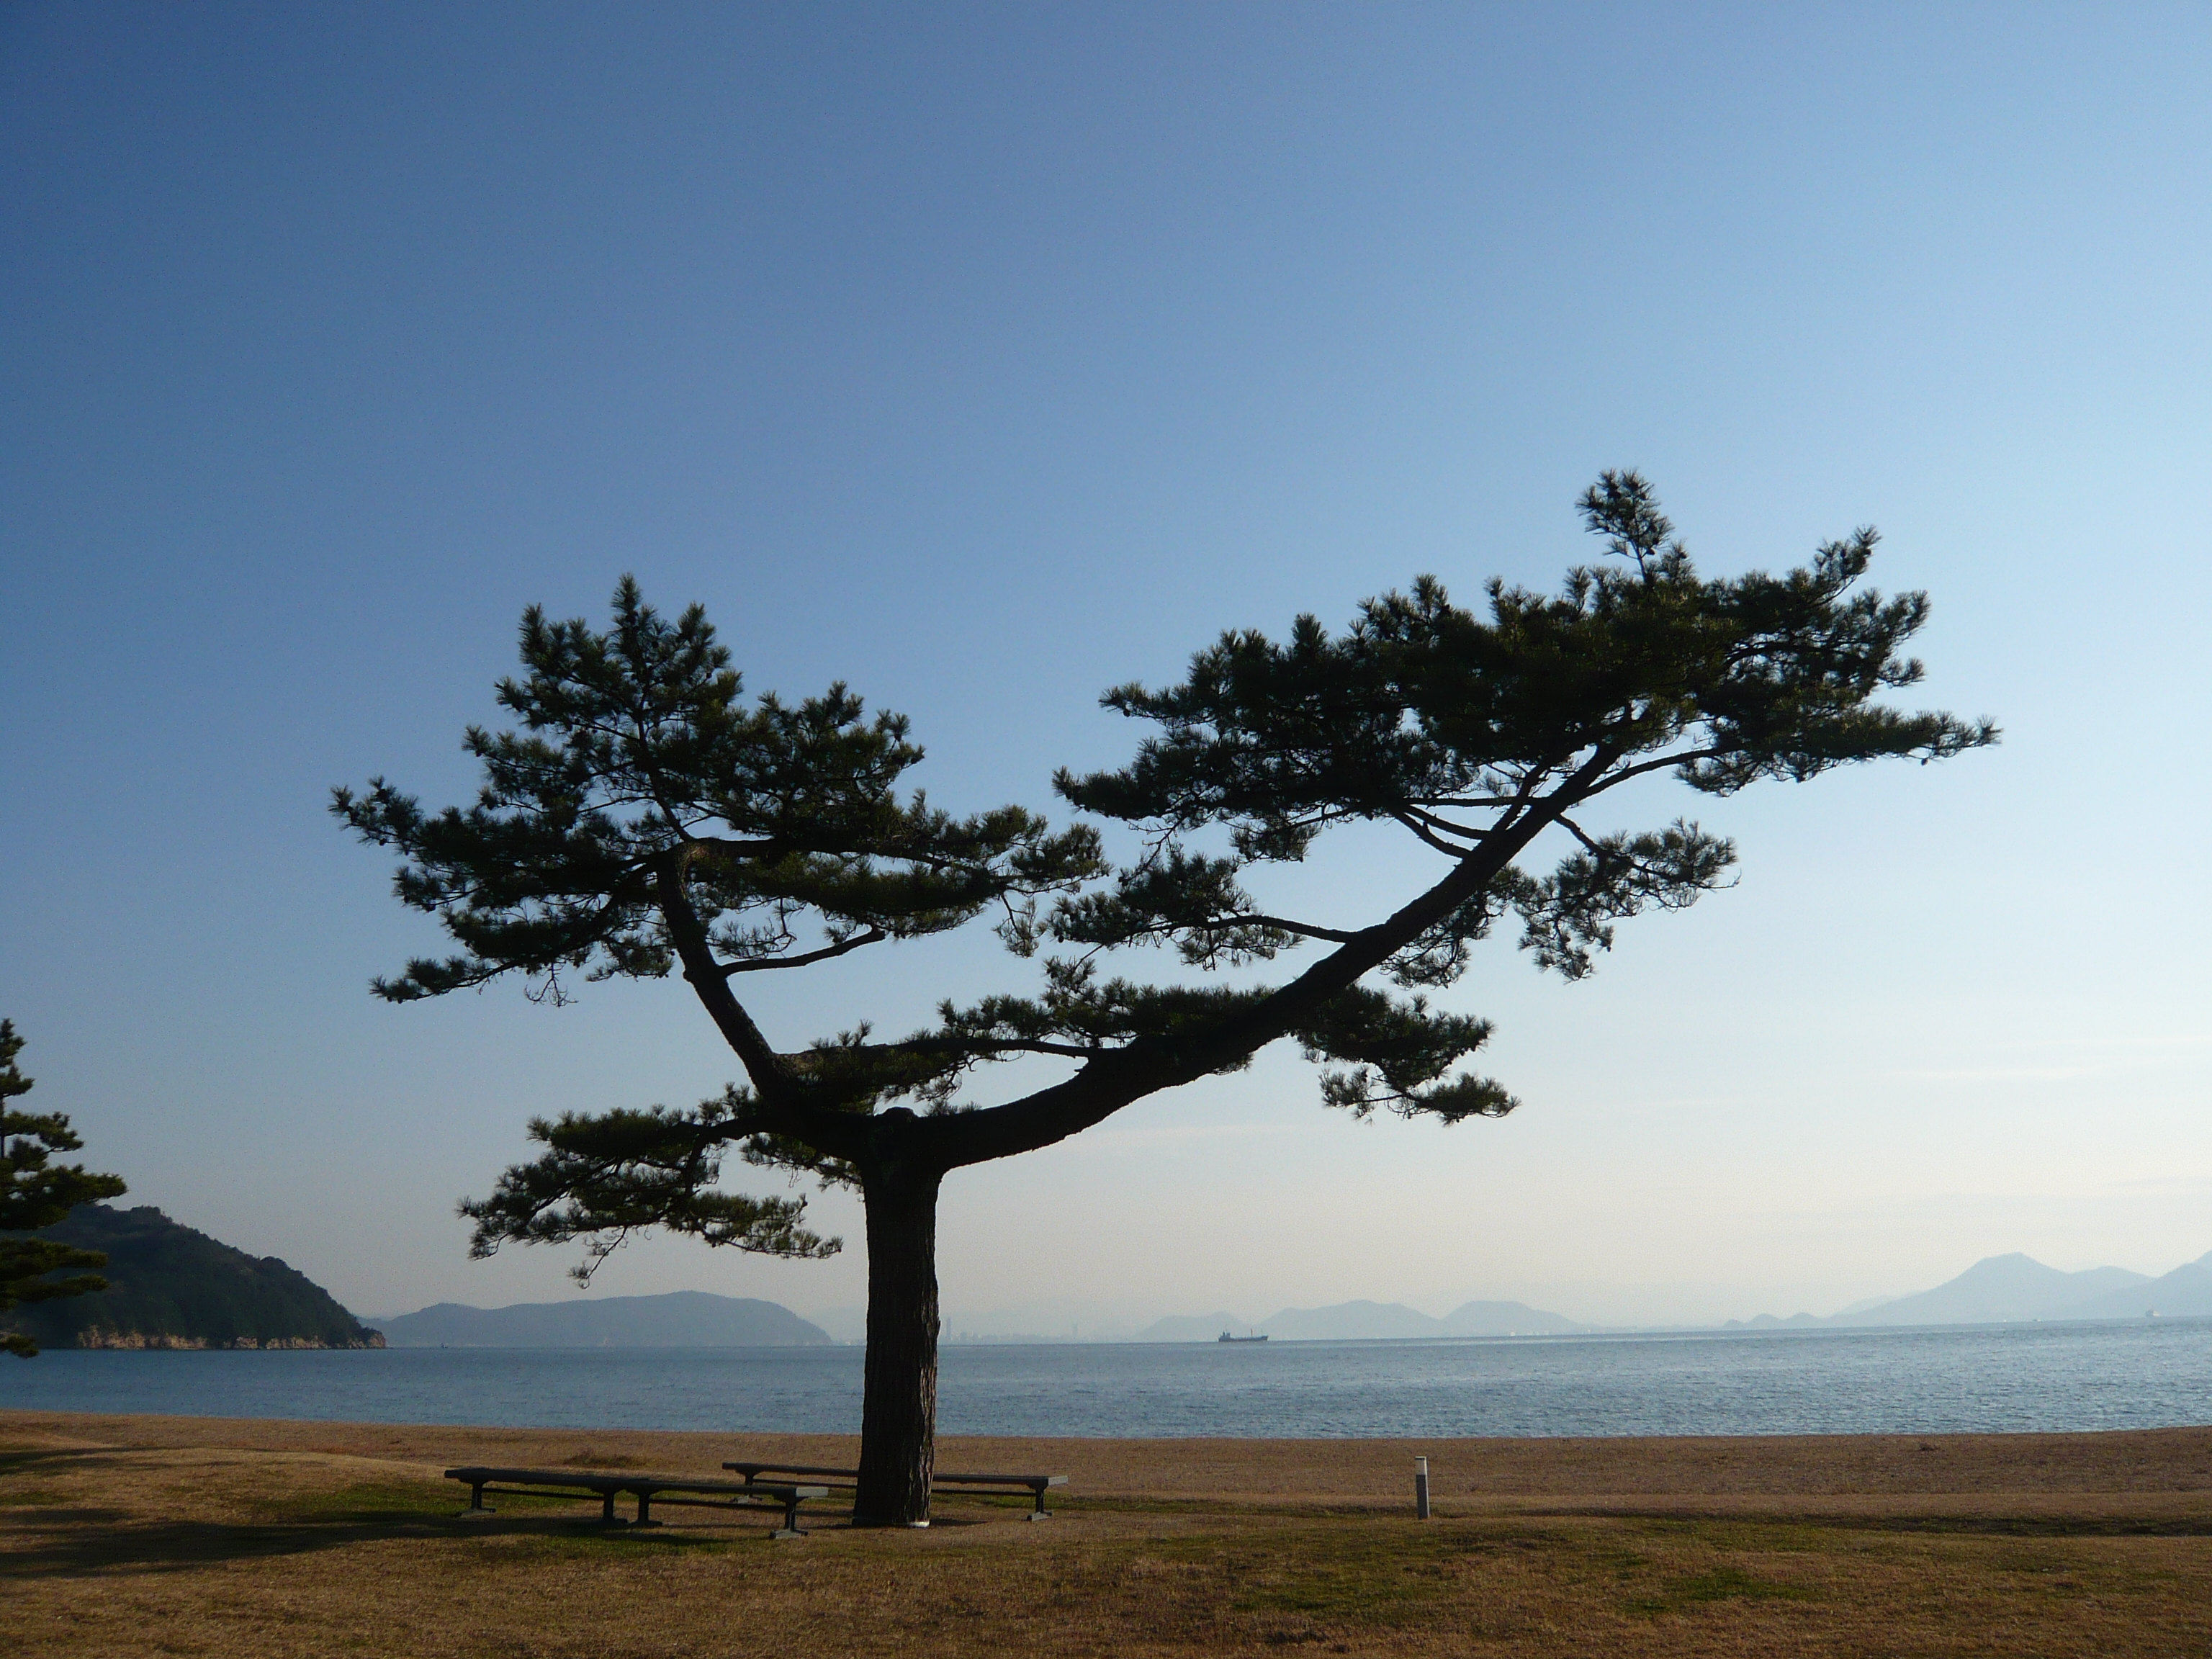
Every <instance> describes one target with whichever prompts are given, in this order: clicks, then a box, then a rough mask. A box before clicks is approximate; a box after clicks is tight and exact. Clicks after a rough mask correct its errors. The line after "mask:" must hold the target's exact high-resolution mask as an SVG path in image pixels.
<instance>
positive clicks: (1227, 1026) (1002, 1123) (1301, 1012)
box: [921, 748, 1618, 1170]
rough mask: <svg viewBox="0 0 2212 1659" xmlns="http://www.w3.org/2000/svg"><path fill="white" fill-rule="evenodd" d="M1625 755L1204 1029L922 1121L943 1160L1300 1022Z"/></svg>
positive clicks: (1550, 798)
mask: <svg viewBox="0 0 2212 1659" xmlns="http://www.w3.org/2000/svg"><path fill="white" fill-rule="evenodd" d="M1617 758H1618V753H1617V751H1616V750H1612V749H1610V748H1600V749H1599V750H1597V751H1596V752H1595V754H1593V755H1592V756H1591V757H1590V758H1589V760H1588V761H1586V762H1585V763H1583V765H1582V766H1580V767H1579V768H1577V769H1576V770H1575V771H1574V772H1573V773H1572V774H1571V775H1570V776H1569V777H1568V778H1566V779H1565V781H1562V783H1561V784H1560V786H1559V788H1557V789H1555V790H1553V792H1552V793H1550V794H1548V795H1545V796H1542V797H1541V798H1539V799H1537V800H1536V801H1534V802H1532V803H1531V808H1530V811H1528V813H1527V814H1526V815H1525V816H1524V817H1522V820H1521V821H1520V822H1519V823H1516V824H1514V825H1513V826H1512V827H1511V828H1510V829H1507V830H1504V831H1501V832H1499V833H1498V835H1497V836H1495V837H1494V838H1493V839H1492V841H1491V842H1486V844H1484V845H1483V846H1481V847H1479V848H1474V849H1473V850H1471V851H1466V852H1463V853H1462V854H1461V855H1460V857H1459V860H1458V862H1457V863H1456V865H1455V867H1454V868H1453V870H1452V872H1451V873H1450V874H1449V875H1447V876H1446V877H1445V878H1443V880H1442V881H1440V882H1438V883H1437V884H1435V885H1434V886H1433V887H1431V888H1430V889H1429V890H1427V891H1426V892H1425V893H1423V894H1421V895H1420V896H1419V897H1417V898H1415V899H1413V901H1411V902H1409V903H1407V904H1405V905H1403V906H1401V908H1399V909H1398V910H1397V911H1396V912H1395V914H1393V915H1390V916H1389V917H1388V918H1387V919H1386V920H1384V921H1381V922H1378V923H1376V925H1375V926H1374V927H1367V928H1362V929H1361V930H1359V931H1358V933H1354V934H1352V936H1351V938H1350V939H1348V940H1346V943H1345V944H1343V945H1340V946H1339V947H1338V948H1337V949H1336V950H1334V951H1331V952H1330V953H1329V954H1328V956H1326V957H1322V959H1321V960H1320V961H1319V962H1317V963H1314V965H1313V966H1312V967H1310V968H1309V969H1306V971H1305V972H1304V973H1303V974H1301V975H1298V977H1297V978H1296V979H1294V980H1292V981H1290V982H1289V983H1288V984H1286V985H1284V986H1282V987H1280V988H1279V989H1278V990H1276V991H1275V992H1274V993H1273V994H1272V995H1269V996H1267V997H1266V998H1264V999H1263V1000H1261V1001H1260V1002H1258V1003H1256V1004H1255V1005H1254V1006H1252V1007H1250V1008H1249V1009H1247V1010H1245V1011H1243V1012H1240V1013H1237V1014H1233V1015H1231V1017H1230V1018H1226V1019H1225V1020H1223V1021H1222V1022H1221V1024H1219V1025H1218V1026H1217V1027H1215V1028H1214V1029H1213V1030H1212V1031H1210V1032H1207V1033H1206V1034H1205V1035H1204V1036H1198V1037H1194V1038H1187V1039H1182V1040H1170V1039H1166V1038H1161V1037H1141V1038H1139V1039H1138V1040H1137V1041H1135V1042H1131V1043H1129V1044H1127V1046H1125V1047H1123V1048H1116V1049H1112V1050H1109V1051H1108V1052H1107V1053H1104V1054H1100V1055H1098V1056H1097V1058H1095V1059H1093V1060H1091V1061H1090V1062H1089V1063H1088V1064H1086V1065H1085V1066H1084V1067H1083V1069H1082V1070H1080V1071H1079V1072H1078V1073H1076V1074H1075V1075H1074V1076H1073V1077H1072V1078H1069V1079H1066V1081H1064V1082H1061V1083H1058V1084H1055V1085H1052V1086H1051V1087H1049V1088H1046V1089H1040V1090H1038V1091H1036V1093H1035V1094H1032V1095H1029V1096H1027V1097H1024V1098H1023V1099H1020V1100H1016V1101H1011V1102H1009V1103H1006V1105H1003V1106H992V1107H987V1108H985V1109H981V1110H980V1111H973V1112H957V1113H948V1114H945V1115H943V1116H939V1117H933V1118H927V1119H924V1120H922V1123H921V1127H922V1128H924V1129H925V1130H927V1132H928V1139H929V1141H930V1142H931V1143H933V1144H932V1146H931V1152H932V1153H933V1156H934V1158H935V1159H936V1161H937V1162H938V1164H939V1166H940V1167H941V1168H944V1169H946V1170H953V1169H958V1168H960V1167H961V1166H963V1165H964V1164H981V1163H984V1162H986V1161H987V1160H989V1159H992V1158H1009V1157H1012V1156H1013V1155H1015V1154H1017V1153H1019V1152H1033V1151H1035V1150H1036V1148H1038V1147H1040V1146H1051V1145H1052V1144H1053V1143H1054V1142H1055V1141H1059V1140H1065V1139H1066V1138H1067V1137H1068V1136H1070V1135H1073V1134H1079V1133H1082V1132H1083V1131H1084V1130H1085V1129H1087V1128H1090V1127H1091V1126H1092V1125H1093V1124H1096V1123H1100V1122H1103V1121H1105V1120H1106V1119H1107V1118H1109V1117H1111V1116H1112V1115H1114V1114H1115V1112H1117V1111H1119V1110H1121V1108H1122V1107H1124V1106H1127V1105H1128V1104H1129V1103H1131V1102H1133V1101H1135V1100H1139V1099H1141V1098H1142V1097H1145V1096H1146V1095H1149V1094H1152V1093H1156V1092H1157V1091H1159V1090H1162V1089H1168V1088H1174V1087H1176V1086H1177V1085H1182V1084H1185V1083H1191V1082H1194V1081H1196V1080H1197V1079H1200V1078H1202V1077H1204V1076H1206V1074H1207V1073H1210V1072H1215V1071H1218V1070H1220V1069H1221V1068H1222V1067H1223V1066H1225V1065H1230V1064H1233V1063H1235V1062H1236V1061H1237V1060H1242V1059H1243V1057H1244V1056H1245V1055H1247V1054H1251V1053H1252V1052H1254V1051H1255V1049H1258V1048H1261V1047H1262V1046H1263V1045H1264V1044H1266V1043H1268V1042H1273V1041H1274V1040H1275V1039H1276V1038H1277V1037H1279V1036H1285V1034H1287V1033H1289V1032H1290V1031H1292V1030H1296V1029H1297V1027H1298V1026H1299V1024H1301V1023H1303V1022H1304V1020H1306V1019H1308V1018H1310V1017H1311V1016H1312V1015H1313V1014H1314V1012H1316V1010H1317V1009H1319V1008H1320V1007H1321V1006H1322V1004H1323V1003H1325V1002H1327V1001H1328V1000H1329V999H1330V998H1332V997H1334V996H1336V995H1337V994H1340V993H1341V992H1343V991H1345V990H1347V989H1348V988H1350V987H1352V985H1354V984H1356V983H1358V981H1359V979H1360V977H1361V976H1362V975H1365V974H1367V973H1369V972H1370V971H1372V970H1373V969H1376V968H1377V967H1380V966H1381V965H1382V964H1383V963H1384V962H1386V961H1387V960H1389V957H1391V956H1393V955H1394V954H1395V953H1396V952H1397V951H1401V950H1402V949H1404V948H1405V947H1406V945H1408V944H1410V943H1411V942H1412V941H1413V940H1414V939H1418V938H1419V937H1420V936H1421V935H1422V934H1423V933H1426V932H1427V931H1428V930H1429V929H1430V928H1431V927H1435V926H1436V925H1437V923H1439V922H1441V921H1443V920H1444V918H1446V917H1447V916H1449V915H1451V914H1452V913H1453V912H1454V911H1455V910H1456V909H1458V908H1460V907H1461V906H1462V905H1463V904H1465V903H1466V902H1468V900H1470V899H1472V898H1474V896H1476V895H1477V894H1479V893H1480V892H1481V891H1482V890H1484V889H1485V888H1486V887H1487V886H1488V885H1489V884H1491V883H1492V881H1494V880H1496V879H1497V878H1498V875H1499V874H1500V873H1502V872H1504V869H1505V867H1506V866H1507V865H1509V864H1510V863H1511V862H1512V861H1513V860H1514V858H1515V857H1516V855H1517V854H1519V853H1520V852H1521V851H1522V848H1525V847H1527V846H1528V843H1529V842H1532V841H1534V839H1535V838H1536V837H1537V836H1538V835H1540V834H1541V832H1542V831H1543V830H1544V829H1547V828H1548V827H1549V826H1550V824H1551V823H1552V821H1553V819H1554V818H1555V817H1558V815H1559V813H1560V812H1562V811H1565V809H1566V808H1567V807H1568V806H1570V805H1573V804H1574V803H1575V802H1576V801H1577V800H1580V799H1583V798H1585V797H1586V796H1587V795H1588V794H1589V793H1590V792H1591V790H1592V788H1593V787H1594V786H1595V784H1596V783H1597V781H1598V780H1599V779H1600V778H1601V777H1603V776H1604V775H1605V773H1606V770H1607V769H1608V768H1609V767H1610V766H1611V765H1612V764H1613V762H1614V761H1615V760H1616V759H1617Z"/></svg>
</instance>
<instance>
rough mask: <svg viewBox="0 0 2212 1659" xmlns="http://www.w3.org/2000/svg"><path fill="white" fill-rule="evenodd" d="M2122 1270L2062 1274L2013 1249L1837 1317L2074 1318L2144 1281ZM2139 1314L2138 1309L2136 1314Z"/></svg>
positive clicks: (1926, 1320) (1903, 1321)
mask: <svg viewBox="0 0 2212 1659" xmlns="http://www.w3.org/2000/svg"><path fill="white" fill-rule="evenodd" d="M2146 1283H2148V1279H2147V1278H2146V1276H2145V1275H2143V1274H2142V1273H2130V1272H2129V1271H2128V1270H2127V1269H2126V1268H2125V1267H2091V1268H2088V1269H2087V1270H2086V1271H2084V1272H2081V1273H2061V1272H2060V1271H2059V1270H2058V1269H2057V1268H2056V1267H2045V1266H2044V1265H2043V1264H2042V1263H2041V1262H2040V1261H2035V1260H2033V1258H2031V1257H2028V1256H2025V1255H2021V1254H2020V1253H2019V1252H2018V1251H2016V1250H2015V1251H2014V1252H2013V1253H2012V1254H2011V1255H1993V1256H1990V1257H1988V1258H1986V1259H1984V1260H1983V1261H1977V1262H1976V1263H1974V1265H1973V1266H1972V1267H1969V1268H1967V1269H1966V1272H1964V1273H1960V1275H1959V1276H1958V1277H1957V1278H1956V1279H1951V1280H1949V1281H1948V1282H1947V1283H1944V1284H1942V1285H1937V1286H1936V1288H1935V1289H1934V1290H1932V1291H1921V1292H1920V1293H1919V1294H1918V1295H1917V1296H1901V1297H1898V1298H1897V1299H1896V1300H1895V1301H1893V1302H1884V1303H1881V1304H1877V1305H1876V1306H1875V1307H1872V1308H1869V1309H1867V1310H1864V1311H1863V1312H1861V1313H1855V1314H1849V1315H1839V1316H1838V1317H1837V1318H1836V1319H1835V1320H1833V1321H1832V1323H1835V1324H1842V1325H1989V1324H1996V1323H2000V1322H2004V1321H2007V1320H2021V1319H2078V1318H2081V1317H2083V1316H2082V1315H2081V1314H2079V1313H2077V1312H2075V1310H2076V1309H2079V1308H2081V1307H2083V1306H2085V1305H2087V1304H2090V1303H2092V1302H2094V1301H2096V1300H2099V1299H2100V1298H2102V1297H2106V1296H2109V1295H2112V1294H2114V1293H2118V1292H2124V1291H2129V1290H2130V1289H2131V1288H2132V1287H2133V1286H2136V1285H2142V1284H2146ZM2134 1311H2135V1313H2136V1315H2137V1316H2140V1315H2141V1314H2142V1309H2141V1308H2140V1307H2137V1308H2136V1309H2135V1310H2134Z"/></svg>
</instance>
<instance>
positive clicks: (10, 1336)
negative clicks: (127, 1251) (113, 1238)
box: [0, 1019, 125, 1359]
mask: <svg viewBox="0 0 2212 1659" xmlns="http://www.w3.org/2000/svg"><path fill="white" fill-rule="evenodd" d="M22 1052H23V1039H22V1038H21V1037H19V1036H16V1035H15V1022H14V1021H13V1020H7V1019H0V1233H6V1234H20V1233H31V1232H36V1231H38V1230H39V1229H40V1228H42V1227H51V1226H52V1225H54V1224H55V1223H56V1222H58V1221H59V1220H61V1218H63V1217H64V1216H66V1215H67V1214H68V1213H69V1212H70V1211H71V1210H74V1209H75V1208H76V1206H78V1205H80V1204H92V1203H96V1202H97V1201H98V1200H101V1199H104V1198H116V1197H119V1196H120V1195H121V1194H123V1193H124V1191H125V1187H124V1185H123V1181H122V1177H120V1176H112V1175H99V1174H95V1173H94V1172H93V1171H92V1170H87V1169H86V1168H85V1167H84V1165H82V1164H56V1163H55V1162H53V1157H54V1154H55V1153H57V1152H76V1151H79V1150H80V1149H82V1146H84V1142H83V1141H82V1140H80V1139H78V1138H77V1136H76V1132H75V1131H74V1130H72V1129H71V1128H70V1121H69V1119H68V1118H66V1117H64V1115H62V1114H60V1113H59V1112H55V1113H52V1114H50V1115H46V1116H45V1117H33V1115H30V1114H29V1113H27V1112H19V1111H16V1110H15V1109H14V1108H13V1107H11V1106H9V1105H8V1104H7V1103H8V1102H9V1101H11V1100H15V1099H17V1098H19V1097H21V1096H24V1095H27V1094H28V1093H30V1092H31V1083H32V1079H29V1078H27V1077H25V1076H24V1075H23V1073H22V1072H21V1069H20V1068H19V1067H18V1066H17V1065H16V1064H15V1056H16V1055H18V1054H21V1053H22ZM106 1265H107V1257H106V1255H105V1254H104V1253H102V1252H100V1251H99V1250H81V1249H76V1248H75V1247H74V1246H72V1245H68V1244H57V1243H54V1242H53V1241H52V1239H46V1238H23V1237H0V1316H4V1315H5V1314H6V1313H7V1312H8V1310H9V1309H11V1308H14V1307H15V1306H17V1305H18V1304H22V1303H25V1302H51V1301H52V1300H53V1299H54V1298H56V1297H64V1296H83V1295H85V1294H86V1293H87V1292H88V1291H104V1290H106V1288H107V1281H106V1279H102V1278H100V1275H99V1274H97V1273H72V1274H70V1277H69V1278H67V1279H55V1278H54V1277H52V1275H53V1274H55V1273H64V1272H68V1270H70V1268H85V1267H106ZM0 1348H4V1349H6V1350H7V1351H8V1352H9V1353H12V1354H14V1355H15V1356H16V1357H17V1358H21V1359H28V1358H32V1357H33V1356H34V1355H35V1354H36V1353H37V1352H39V1345H38V1344H37V1343H35V1342H33V1341H32V1340H31V1339H30V1338H29V1337H28V1336H27V1335H25V1334H23V1333H22V1332H21V1331H15V1330H7V1329H4V1328H0Z"/></svg>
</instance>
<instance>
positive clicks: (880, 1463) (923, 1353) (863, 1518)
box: [853, 1160, 943, 1527]
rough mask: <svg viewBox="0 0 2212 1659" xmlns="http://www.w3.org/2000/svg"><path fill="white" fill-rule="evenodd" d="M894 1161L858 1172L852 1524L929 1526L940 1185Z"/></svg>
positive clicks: (931, 1173) (932, 1173) (935, 1177)
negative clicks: (862, 1375) (863, 1311)
mask: <svg viewBox="0 0 2212 1659" xmlns="http://www.w3.org/2000/svg"><path fill="white" fill-rule="evenodd" d="M904 1162H905V1161H904V1160H897V1161H896V1163H895V1164H894V1165H893V1166H892V1167H890V1168H887V1169H873V1170H871V1169H866V1168H864V1169H863V1170H861V1176H860V1194H861V1197H862V1199H863V1200H864V1201H865V1202H866V1206H867V1211H868V1353H867V1361H866V1365H867V1370H866V1385H865V1387H866V1392H865V1394H864V1395H863V1397H862V1403H861V1407H860V1490H859V1491H858V1492H856V1493H855V1494H854V1499H853V1522H854V1525H855V1526H862V1527H926V1526H927V1525H928V1524H929V1478H930V1474H931V1472H932V1471H933V1469H934V1468H935V1467H936V1461H937V1189H938V1186H939V1182H941V1181H942V1179H943V1176H941V1175H940V1174H939V1172H938V1171H936V1170H917V1169H914V1168H912V1167H910V1166H908V1167H901V1166H902V1165H904Z"/></svg>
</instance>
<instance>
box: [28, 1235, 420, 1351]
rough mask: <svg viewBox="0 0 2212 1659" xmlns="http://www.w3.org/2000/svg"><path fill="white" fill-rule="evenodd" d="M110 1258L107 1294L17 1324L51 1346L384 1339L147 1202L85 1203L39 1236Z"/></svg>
mask: <svg viewBox="0 0 2212 1659" xmlns="http://www.w3.org/2000/svg"><path fill="white" fill-rule="evenodd" d="M40 1237H43V1238H49V1239H52V1240H53V1241H55V1242H56V1243H63V1244H70V1245H75V1246H76V1247H78V1248H80V1249H88V1250H100V1251H104V1252H106V1255H107V1265H106V1267H102V1268H101V1269H100V1276H101V1277H103V1278H104V1279H106V1280H107V1285H108V1288H107V1289H106V1290H104V1291H95V1292H94V1293H93V1294H91V1295H89V1296H80V1297H70V1298H69V1299H67V1300H64V1301H54V1302H41V1303H35V1304H29V1305H27V1306H26V1307H24V1308H22V1309H21V1310H18V1311H17V1312H16V1313H15V1315H14V1316H13V1319H14V1322H15V1325H16V1326H18V1327H19V1328H21V1329H22V1330H23V1331H24V1332H25V1333H26V1334H28V1335H29V1336H31V1337H32V1338H33V1339H34V1340H36V1341H37V1342H38V1343H39V1344H40V1346H44V1347H50V1348H380V1347H382V1346H384V1337H383V1334H381V1333H380V1332H377V1331H374V1330H371V1329H369V1328H368V1327H367V1326H365V1325H363V1324H362V1322H360V1321H359V1320H357V1319H356V1318H355V1317H354V1316H352V1315H351V1314H350V1313H348V1312H347V1311H346V1310H345V1309H344V1308H343V1307H341V1306H340V1305H339V1304H338V1303H337V1300H336V1299H335V1298H334V1297H332V1296H331V1293H330V1292H329V1291H325V1289H323V1287H322V1286H321V1285H318V1284H316V1283H315V1282H314V1281H313V1279H309V1278H308V1277H307V1275H306V1274H305V1273H301V1272H300V1271H299V1269H298V1268H296V1267H292V1266H290V1265H289V1264H288V1263H286V1262H284V1261H280V1260H279V1259H278V1258H276V1256H273V1255H270V1256H252V1255H247V1254H246V1252H245V1251H243V1250H240V1249H233V1248H232V1247H231V1246H230V1245H228V1244H225V1243H222V1241H221V1240H219V1239H215V1238H210V1237H208V1235H207V1234H205V1233H204V1232H200V1231H197V1230H196V1229H194V1228H191V1227H186V1226H184V1225H180V1224H179V1223H178V1222H175V1221H172V1220H171V1219H170V1218H168V1217H167V1216H166V1215H164V1214H163V1213H162V1212H161V1211H160V1210H158V1209H155V1207H154V1206H151V1205H141V1206H137V1208H135V1209H128V1210H119V1209H116V1208H113V1207H112V1206H108V1205H105V1204H88V1205H85V1206H82V1207H80V1208H78V1209H76V1210H74V1211H72V1212H70V1215H69V1217H68V1218H67V1219H65V1220H64V1221H61V1222H59V1223H58V1224H57V1225H54V1226H52V1227H48V1228H46V1229H45V1230H43V1231H42V1232H41V1233H40Z"/></svg>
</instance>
